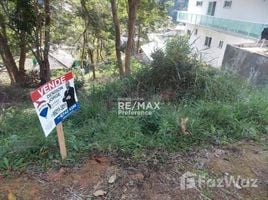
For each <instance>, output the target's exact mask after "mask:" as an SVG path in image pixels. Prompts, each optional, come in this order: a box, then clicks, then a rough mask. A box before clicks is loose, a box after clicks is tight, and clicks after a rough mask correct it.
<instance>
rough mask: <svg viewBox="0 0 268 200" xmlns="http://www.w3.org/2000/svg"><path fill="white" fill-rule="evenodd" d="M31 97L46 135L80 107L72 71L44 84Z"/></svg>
mask: <svg viewBox="0 0 268 200" xmlns="http://www.w3.org/2000/svg"><path fill="white" fill-rule="evenodd" d="M31 97H32V101H33V104H34V107H35V110H36V112H37V115H38V118H39V120H40V122H41V126H42V128H43V130H44V133H45V135H46V136H48V135H49V134H50V133H51V131H52V130H53V129H54V128H55V127H56V125H58V124H59V123H61V122H62V121H63V120H64V119H66V118H67V117H68V116H70V115H71V114H72V113H73V112H75V111H76V110H78V108H79V104H78V100H77V96H76V92H75V87H74V75H73V73H72V72H68V73H67V74H65V75H64V76H62V77H59V78H57V79H55V80H52V81H50V82H48V83H46V84H44V85H42V86H41V87H39V88H38V89H36V90H35V91H33V92H32V93H31Z"/></svg>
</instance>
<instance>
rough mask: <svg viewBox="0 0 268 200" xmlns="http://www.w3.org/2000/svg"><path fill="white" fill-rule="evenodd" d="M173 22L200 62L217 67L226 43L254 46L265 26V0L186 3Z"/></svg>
mask: <svg viewBox="0 0 268 200" xmlns="http://www.w3.org/2000/svg"><path fill="white" fill-rule="evenodd" d="M177 21H178V22H182V23H185V24H186V30H187V33H188V34H189V35H191V36H190V44H192V47H193V48H194V50H195V51H197V52H200V55H201V56H202V59H203V60H204V61H206V62H207V63H209V64H211V65H212V66H214V67H221V65H222V59H223V55H224V52H225V48H226V45H227V44H241V43H256V42H257V41H258V40H259V39H260V37H261V32H262V31H263V29H264V28H265V27H268V0H232V1H231V0H214V1H213V0H203V1H202V0H199V1H197V0H189V4H188V11H179V12H178V16H177Z"/></svg>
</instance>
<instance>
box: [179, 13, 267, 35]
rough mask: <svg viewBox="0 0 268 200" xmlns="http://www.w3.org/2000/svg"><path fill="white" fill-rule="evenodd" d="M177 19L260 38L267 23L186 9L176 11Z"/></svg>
mask: <svg viewBox="0 0 268 200" xmlns="http://www.w3.org/2000/svg"><path fill="white" fill-rule="evenodd" d="M177 21H178V22H183V23H190V24H195V25H202V26H206V27H212V28H215V29H218V30H223V31H227V32H232V33H237V34H240V35H243V36H247V37H251V38H256V39H260V37H261V32H262V31H263V29H264V28H265V27H268V24H261V23H253V22H246V21H238V20H231V19H224V18H218V17H214V16H209V15H199V14H194V13H189V12H187V11H178V15H177Z"/></svg>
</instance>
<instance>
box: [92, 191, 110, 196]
mask: <svg viewBox="0 0 268 200" xmlns="http://www.w3.org/2000/svg"><path fill="white" fill-rule="evenodd" d="M106 193H107V192H106V191H104V190H97V191H96V192H94V193H93V195H94V196H95V197H100V196H104V195H105V194H106Z"/></svg>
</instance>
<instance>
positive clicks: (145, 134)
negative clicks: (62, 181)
mask: <svg viewBox="0 0 268 200" xmlns="http://www.w3.org/2000/svg"><path fill="white" fill-rule="evenodd" d="M186 43H187V40H186V39H185V38H181V37H178V38H174V39H172V40H171V41H170V42H168V44H167V50H166V51H165V52H163V51H157V52H156V53H155V54H154V56H153V57H154V61H153V62H152V64H151V65H150V66H145V67H143V68H141V69H140V70H138V71H137V72H136V73H135V74H133V75H132V76H131V77H125V78H123V79H121V80H114V81H112V82H107V83H105V84H95V85H93V86H91V87H90V89H87V90H81V91H79V94H78V98H79V101H80V104H81V109H80V110H79V111H78V112H77V113H76V114H74V116H72V117H71V118H70V119H68V120H66V122H64V132H65V136H66V142H67V147H68V153H69V156H68V162H75V161H77V160H78V159H79V158H80V157H81V156H83V155H86V154H88V153H89V152H91V151H94V150H97V151H109V152H110V151H115V152H118V153H121V154H124V155H128V156H132V157H139V155H141V153H142V152H143V151H146V150H152V149H160V150H167V151H181V150H189V149H191V148H193V147H196V146H197V145H199V146H202V145H208V144H217V145H220V144H225V143H229V142H233V141H236V140H240V139H244V138H250V139H258V138H259V136H261V135H262V134H265V133H267V127H268V106H267V105H268V103H267V102H268V95H267V94H268V90H267V89H265V88H263V89H255V88H251V87H250V86H248V85H247V84H246V83H243V82H241V81H240V80H239V78H237V77H235V76H234V75H231V74H227V73H225V72H222V71H219V70H215V69H211V68H210V67H209V66H206V65H204V64H203V63H201V62H199V61H198V60H196V59H195V58H194V57H193V56H190V55H189V52H190V49H189V47H188V45H187V44H186ZM131 96H132V97H143V98H145V99H146V100H147V101H150V100H154V101H155V100H157V101H161V102H162V103H161V105H160V110H158V111H156V112H154V113H153V114H152V115H151V116H141V117H137V118H129V117H119V116H118V113H117V111H118V110H117V98H120V97H131ZM186 119H188V120H186ZM183 121H184V123H182V122H183ZM186 121H187V122H186ZM0 127H1V128H0V157H1V158H3V159H2V160H1V161H0V169H5V170H12V169H13V170H14V169H19V168H23V167H24V166H26V165H27V164H30V163H39V164H40V165H42V166H44V167H46V166H50V165H51V163H53V162H52V161H53V160H60V156H59V150H58V144H57V138H56V134H55V132H53V133H51V134H50V136H49V137H48V138H45V137H44V136H43V134H42V130H41V127H40V125H39V122H38V119H37V116H36V114H35V111H34V109H33V106H32V105H31V103H30V102H29V103H27V104H21V105H19V106H16V107H10V108H8V109H5V110H2V111H1V113H0ZM185 130H186V131H185Z"/></svg>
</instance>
